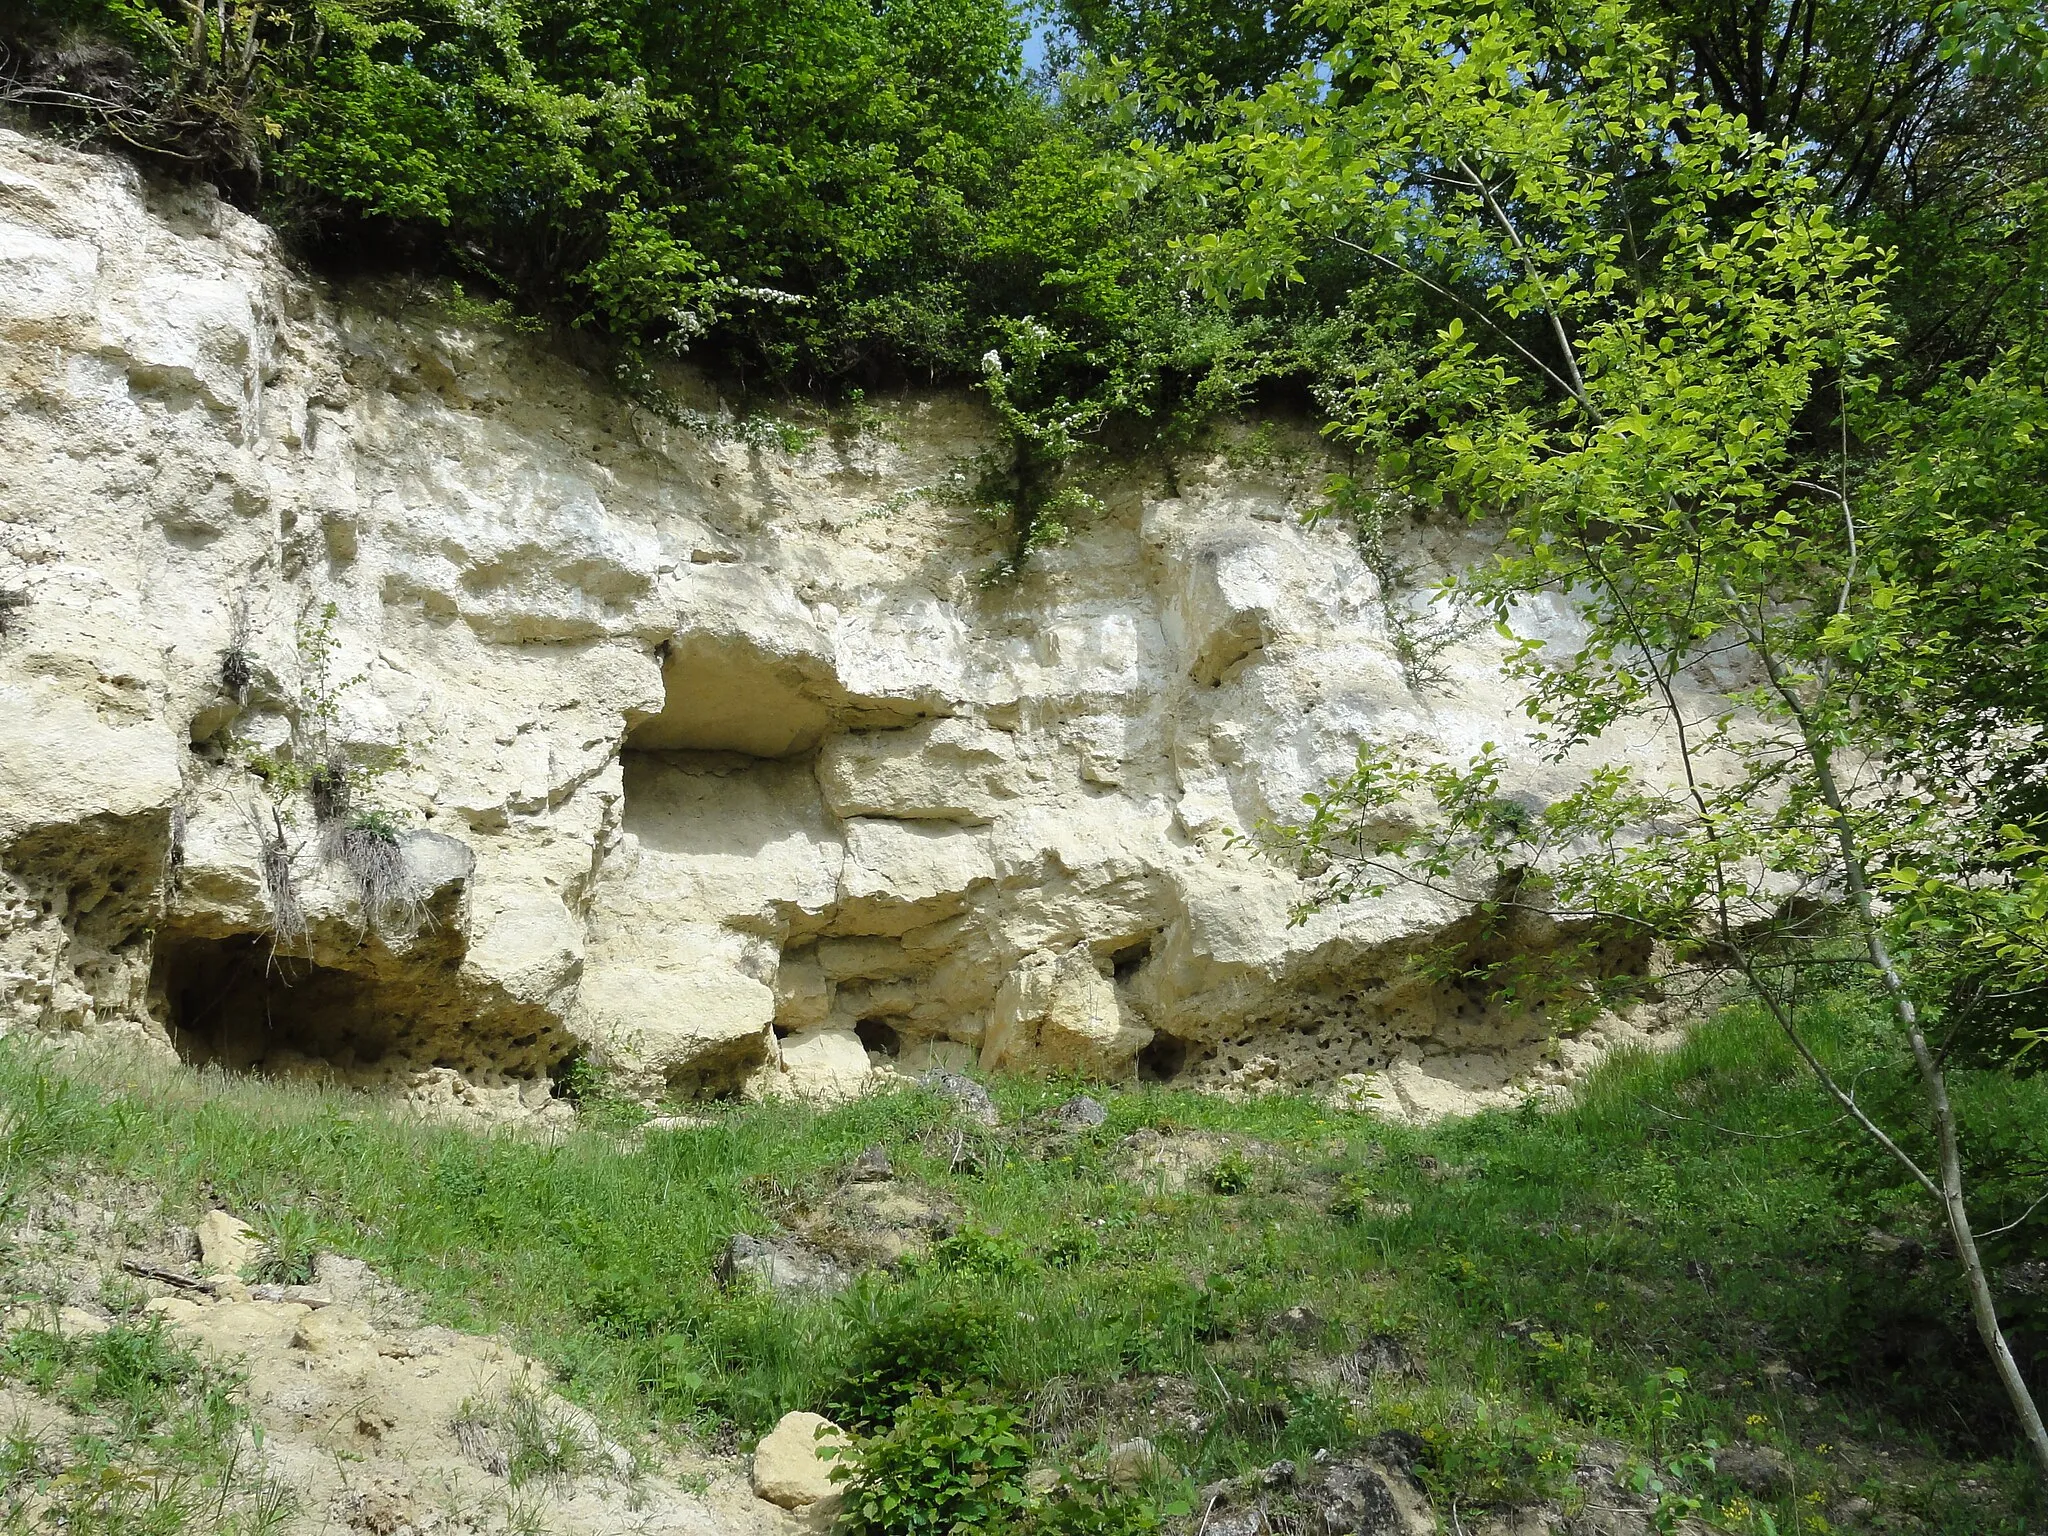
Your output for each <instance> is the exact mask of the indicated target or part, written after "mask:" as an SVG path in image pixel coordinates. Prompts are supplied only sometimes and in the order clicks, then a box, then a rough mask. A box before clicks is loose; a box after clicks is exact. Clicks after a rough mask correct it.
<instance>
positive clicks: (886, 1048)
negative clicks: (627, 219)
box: [853, 1019, 903, 1056]
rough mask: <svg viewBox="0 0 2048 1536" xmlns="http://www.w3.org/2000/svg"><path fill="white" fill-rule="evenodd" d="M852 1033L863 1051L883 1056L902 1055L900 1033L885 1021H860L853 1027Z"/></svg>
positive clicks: (901, 1036)
mask: <svg viewBox="0 0 2048 1536" xmlns="http://www.w3.org/2000/svg"><path fill="white" fill-rule="evenodd" d="M853 1032H854V1034H855V1035H856V1036H858V1037H859V1039H860V1043H861V1048H862V1049H863V1050H868V1051H879V1052H881V1054H882V1055H884V1056H900V1055H902V1054H903V1035H902V1032H901V1031H900V1030H898V1029H897V1028H896V1026H895V1025H894V1024H891V1023H890V1022H889V1021H888V1020H886V1019H862V1020H861V1021H860V1022H859V1023H858V1024H856V1025H854V1026H853Z"/></svg>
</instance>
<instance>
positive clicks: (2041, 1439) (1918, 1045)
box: [1757, 636, 2048, 1489]
mask: <svg viewBox="0 0 2048 1536" xmlns="http://www.w3.org/2000/svg"><path fill="white" fill-rule="evenodd" d="M1758 639H1759V641H1761V640H1762V637H1761V636H1759V637H1758ZM1757 651H1758V654H1759V655H1760V656H1761V657H1762V659H1763V664H1764V670H1765V672H1766V673H1767V674H1768V675H1769V677H1770V680H1771V686H1772V687H1773V688H1774V689H1775V690H1776V692H1777V694H1778V696H1779V697H1780V698H1781V699H1783V700H1784V701H1785V703H1786V705H1787V707H1789V708H1790V709H1791V711H1792V715H1793V718H1794V719H1795V720H1796V721H1797V722H1798V725H1799V732H1800V740H1801V742H1802V744H1803V745H1804V747H1805V749H1806V755H1807V760H1808V762H1810V763H1811V764H1812V766H1813V772H1814V778H1815V781H1816V782H1817V783H1818V785H1819V787H1820V792H1821V799H1822V801H1823V802H1824V803H1825V804H1826V806H1827V808H1828V813H1829V815H1830V817H1831V818H1832V819H1833V821H1834V824H1835V844H1836V848H1837V850H1838V851H1839V853H1840V856H1841V860H1842V875H1843V879H1844V881H1845V882H1846V884H1847V885H1848V887H1849V899H1850V903H1851V906H1852V907H1853V908H1854V910H1855V914H1856V923H1857V926H1858V927H1859V928H1860V929H1861V930H1862V935H1863V943H1864V948H1865V949H1866V950H1867V952H1868V953H1869V955H1870V963H1871V965H1872V966H1873V967H1874V968H1875V969H1876V971H1877V974H1878V978H1879V982H1880V984H1881V985H1882V986H1883V988H1884V993H1885V1000H1886V1001H1887V1002H1888V1003H1889V1004H1890V1006H1891V1011H1892V1016H1893V1017H1894V1018H1896V1019H1897V1020H1898V1022H1899V1025H1900V1027H1901V1028H1902V1029H1904V1030H1905V1032H1906V1039H1907V1041H1908V1042H1909V1043H1910V1045H1911V1048H1912V1051H1913V1061H1914V1064H1915V1065H1916V1066H1917V1067H1918V1068H1919V1070H1920V1086H1921V1091H1922V1092H1923V1093H1924V1094H1925V1096H1926V1099H1927V1108H1928V1113H1929V1115H1930V1116H1931V1117H1932V1119H1933V1121H1934V1133H1935V1137H1936V1140H1937V1142H1938V1144H1939V1147H1940V1153H1941V1166H1940V1173H1941V1207H1942V1215H1943V1217H1944V1219H1945V1220H1946V1221H1947V1223H1948V1230H1949V1236H1950V1237H1951V1238H1952V1239H1953V1240H1954V1243H1955V1249H1956V1260H1957V1262H1958V1263H1960V1264H1961V1265H1962V1267H1963V1279H1964V1282H1965V1284H1966V1285H1967V1287H1968V1289H1969V1293H1970V1315H1971V1317H1972V1318H1973V1319H1974V1320H1975V1322H1976V1324H1977V1336H1978V1337H1979V1338H1980V1339H1982V1340H1983V1342H1984V1348H1985V1350H1986V1351H1987V1352H1988V1353H1989V1354H1990V1356H1991V1364H1992V1367H1993V1369H1995V1370H1996V1371H1997V1372H1998V1380H1999V1383H2000V1384H2001V1385H2002V1386H2003V1387H2004V1388H2005V1394H2006V1397H2007V1398H2008V1399H2009V1400H2010V1401H2011V1403H2012V1409H2013V1412H2014V1414H2015V1415H2017V1416H2018V1418H2019V1421H2020V1430H2021V1433H2022V1434H2023V1435H2024V1436H2025V1438H2026V1441H2027V1447H2028V1449H2029V1450H2031V1451H2032V1452H2033V1453H2034V1461H2035V1464H2036V1467H2037V1470H2038V1471H2039V1473H2040V1477H2041V1483H2042V1486H2043V1488H2044V1489H2048V1425H2044V1424H2043V1423H2042V1421H2041V1410H2040V1407H2039V1406H2038V1405H2037V1404H2036V1403H2035V1401H2034V1394H2033V1392H2032V1391H2031V1390H2030V1389H2029V1388H2028V1386H2027V1380H2026V1378H2025V1377H2024V1376H2022V1375H2021V1374H2020V1367H2019V1362H2018V1361H2017V1360H2016V1359H2014V1358H2013V1353H2012V1346H2011V1345H2010V1344H2009V1343H2007V1342H2006V1337H2005V1330H2004V1328H2003V1327H2001V1326H2000V1324H1999V1321H1998V1305H1997V1302H1996V1300H1995V1299H1994V1298H1993V1296H1992V1294H1991V1277H1990V1276H1989V1275H1988V1274H1987V1273H1986V1272H1985V1269H1984V1257H1983V1255H1982V1254H1981V1253H1980V1252H1979V1251H1978V1249H1977V1238H1976V1234H1975V1233H1974V1232H1973V1231H1972V1230H1971V1228H1970V1213H1969V1208H1968V1206H1967V1204H1966V1203H1965V1201H1964V1199H1963V1159H1962V1150H1961V1145H1960V1142H1959V1139H1958V1137H1957V1134H1956V1117H1955V1108H1954V1106H1953V1105H1952V1104H1951V1103H1950V1102H1949V1096H1948V1080H1947V1078H1946V1077H1945V1076H1944V1074H1943V1073H1942V1070H1941V1064H1940V1063H1939V1062H1938V1061H1936V1060H1935V1059H1934V1053H1933V1051H1931V1050H1929V1049H1928V1046H1927V1036H1926V1034H1925V1033H1924V1032H1923V1031H1922V1030H1921V1028H1920V1011H1919V1009H1918V1008H1916V1007H1915V1006H1914V1004H1913V998H1912V995H1911V994H1910V993H1909V992H1908V991H1907V990H1906V984H1905V980H1904V978H1903V977H1901V976H1900V975H1899V969H1898V966H1897V965H1896V964H1895V963H1894V961H1893V960H1892V954H1891V949H1890V946H1888V945H1887V944H1886V943H1885V941H1884V931H1883V929H1882V928H1881V927H1880V926H1879V924H1878V921H1877V913H1876V910H1875V908H1874V906H1873V904H1872V901H1871V897H1870V878H1869V871H1868V870H1867V869H1866V868H1865V867H1864V863H1863V851H1862V848H1861V847H1860V845H1859V844H1858V842H1857V838H1856V828H1855V824H1854V823H1853V822H1852V821H1851V820H1850V817H1849V812H1848V807H1847V806H1846V805H1845V804H1844V802H1843V800H1842V796H1841V789H1840V786H1839V784H1838V783H1837V782H1836V779H1835V769H1834V761H1833V755H1832V752H1831V750H1830V748H1829V746H1828V744H1827V743H1826V742H1825V741H1822V740H1820V739H1819V738H1818V737H1817V736H1816V734H1815V733H1814V730H1813V728H1812V725H1811V723H1810V722H1809V720H1808V718H1807V715H1806V711H1805V710H1804V708H1802V707H1801V705H1800V702H1799V700H1798V698H1797V696H1796V695H1795V694H1794V693H1793V691H1792V689H1791V687H1790V686H1789V685H1788V684H1787V683H1786V682H1785V680H1784V678H1783V676H1782V674H1781V673H1780V672H1779V670H1778V664H1777V658H1776V657H1774V656H1773V655H1772V654H1771V651H1770V647H1769V645H1768V644H1767V643H1759V644H1758V646H1757Z"/></svg>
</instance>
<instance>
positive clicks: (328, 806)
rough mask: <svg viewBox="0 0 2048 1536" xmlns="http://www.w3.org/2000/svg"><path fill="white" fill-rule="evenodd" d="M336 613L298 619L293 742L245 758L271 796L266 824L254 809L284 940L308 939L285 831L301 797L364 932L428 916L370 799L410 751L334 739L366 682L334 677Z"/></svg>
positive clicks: (330, 608)
mask: <svg viewBox="0 0 2048 1536" xmlns="http://www.w3.org/2000/svg"><path fill="white" fill-rule="evenodd" d="M337 612H338V610H337V609H336V607H335V605H334V604H332V603H328V604H327V605H325V606H324V607H323V608H321V609H320V610H319V611H318V613H317V615H315V614H313V613H310V612H309V613H308V614H306V615H304V616H302V617H301V618H300V620H299V624H298V629H297V631H296V640H297V649H298V664H299V666H298V670H299V689H298V696H297V698H296V699H295V700H294V701H293V708H292V712H291V714H292V719H291V738H290V740H289V742H288V743H287V744H285V745H284V746H283V747H281V748H280V749H278V750H277V751H274V752H263V753H251V754H248V755H246V756H244V757H243V758H242V762H243V765H244V766H245V767H247V768H248V769H249V771H250V772H251V773H253V774H255V775H256V776H257V777H258V778H260V779H261V780H262V781H263V784H264V788H265V790H266V791H267V793H268V796H269V799H270V806H269V816H268V818H267V824H266V818H264V817H263V816H262V815H261V814H255V813H252V814H254V819H255V820H256V821H257V835H258V838H259V840H260V842H261V844H262V860H263V875H264V884H265V886H266V887H267V888H268V890H269V891H270V895H271V906H272V924H271V927H272V932H273V935H274V936H275V938H276V939H277V940H278V941H280V942H284V943H290V942H293V941H295V940H297V939H299V938H301V937H303V936H304V934H305V931H306V921H305V915H304V912H303V910H302V909H301V907H300V905H299V901H298V897H297V894H296V890H295V887H294V884H293V880H292V861H293V850H292V849H291V847H290V845H289V842H288V839H287V829H288V828H290V827H292V826H293V825H295V824H296V822H297V819H298V815H299V814H300V812H299V802H300V801H301V800H303V801H304V802H305V804H306V805H307V806H308V807H309V808H310V809H311V811H312V814H313V821H314V823H315V825H316V827H317V828H318V834H319V835H318V838H317V841H316V843H315V849H316V852H317V856H318V857H319V859H320V861H321V862H322V863H324V864H327V865H330V866H338V867H339V868H340V870H341V873H342V875H343V878H344V879H345V880H346V881H347V882H348V885H349V888H350V889H351V890H352V891H353V893H354V894H355V896H356V899H357V903H358V905H359V907H360V910H361V920H362V927H363V929H364V930H365V931H367V930H369V929H371V928H374V929H376V930H377V931H378V932H380V933H384V934H390V935H396V936H400V937H407V938H409V937H411V936H412V935H413V934H414V933H416V932H417V931H418V930H419V927H420V923H421V921H422V920H423V917H424V913H423V911H422V907H421V903H420V900H419V897H418V893H417V892H416V891H415V890H414V889H413V885H412V880H411V877H410V876H409V875H408V873H407V871H406V867H405V859H404V855H403V853H402V851H401V849H400V847H399V838H400V828H399V824H398V820H397V817H396V815H395V813H394V812H392V811H390V810H388V809H385V808H383V807H381V806H378V805H377V804H376V803H375V801H374V791H375V789H376V786H377V784H378V782H379V781H380V780H381V779H382V778H383V777H384V776H385V775H387V774H389V773H391V772H393V771H394V770H396V769H398V768H400V767H403V766H404V764H405V762H406V761H407V757H406V753H405V751H404V749H403V748H399V749H396V750H387V751H382V752H379V753H375V754H371V755H369V756H364V755H362V754H360V753H357V754H352V753H350V752H349V751H347V750H346V749H344V747H343V746H342V745H341V744H340V743H339V742H337V741H336V740H335V735H336V727H337V726H338V725H339V723H340V721H341V699H342V697H343V695H345V694H346V693H347V692H348V690H349V689H351V688H353V687H355V686H356V685H357V684H358V683H360V682H362V681H363V676H362V675H361V674H357V675H356V676H353V677H349V678H344V679H341V680H340V681H336V680H335V679H334V677H333V665H332V664H333V659H334V652H335V650H336V648H337V641H336V639H335V635H334V625H335V620H336V617H337ZM238 622H239V621H238ZM225 665H226V661H225V660H224V661H223V666H224V667H225ZM223 680H224V681H225V680H226V679H225V677H224V678H223Z"/></svg>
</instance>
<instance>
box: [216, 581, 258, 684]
mask: <svg viewBox="0 0 2048 1536" xmlns="http://www.w3.org/2000/svg"><path fill="white" fill-rule="evenodd" d="M255 678H256V666H255V663H254V661H253V660H252V659H251V658H250V655H249V593H248V590H247V589H246V588H244V589H243V591H242V592H241V593H240V595H238V596H237V597H236V598H235V616H234V618H233V619H231V620H230V621H229V623H228V643H227V648H226V649H225V650H223V651H222V652H221V653H220V686H221V689H222V691H223V692H225V693H226V694H227V695H228V696H229V697H230V698H232V699H233V700H234V701H235V702H236V703H238V704H246V703H247V702H248V700H249V684H250V683H252V682H253V681H255Z"/></svg>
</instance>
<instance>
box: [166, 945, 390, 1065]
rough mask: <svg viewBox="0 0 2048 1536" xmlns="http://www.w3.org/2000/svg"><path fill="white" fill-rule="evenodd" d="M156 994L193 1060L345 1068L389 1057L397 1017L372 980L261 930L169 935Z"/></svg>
mask: <svg viewBox="0 0 2048 1536" xmlns="http://www.w3.org/2000/svg"><path fill="white" fill-rule="evenodd" d="M150 990H151V992H152V994H153V995H154V996H155V997H157V998H158V999H160V1006H161V1009H162V1014H163V1018H164V1020H165V1022H166V1024H167V1025H168V1026H169V1028H170V1034H171V1042H172V1044H173V1045H175V1046H176V1047H177V1051H178V1054H179V1055H180V1056H181V1057H183V1058H184V1059H185V1060H186V1061H188V1062H190V1063H191V1064H192V1065H194V1066H218V1067H222V1068H224V1069H226V1070H227V1071H230V1072H249V1071H264V1070H283V1069H290V1068H303V1067H306V1066H311V1065H320V1066H328V1067H333V1068H336V1069H339V1070H343V1071H348V1070H357V1069H362V1068H368V1067H375V1066H377V1065H378V1064H379V1063H381V1062H383V1061H384V1060H385V1058H386V1057H387V1056H388V1055H390V1053H391V1049H392V1044H393V1033H392V1024H393V1020H392V1015H391V1012H390V1010H389V1009H388V1008H385V1007H381V1006H379V999H378V996H377V993H378V990H379V989H378V987H377V986H376V984H375V983H374V982H372V981H370V980H368V979H367V978H365V977H362V976H357V975H352V974H350V973H349V972H346V971H337V970H333V969H330V968H328V967H326V966H321V965H315V964H314V963H312V962H311V961H309V960H299V959H293V958H291V957H289V956H286V955H280V954H277V953H275V952H274V950H273V947H272V945H271V943H270V941H269V939H268V938H267V937H265V936H263V935H261V934H252V933H243V934H234V935H231V936H229V937H226V938H203V939H202V938H190V937H176V936H171V935H166V936H165V937H163V938H162V939H161V940H160V941H159V942H158V944H157V951H156V964H155V967H154V969H153V970H152V973H151V977H150Z"/></svg>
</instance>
